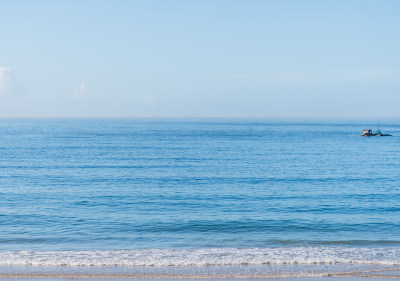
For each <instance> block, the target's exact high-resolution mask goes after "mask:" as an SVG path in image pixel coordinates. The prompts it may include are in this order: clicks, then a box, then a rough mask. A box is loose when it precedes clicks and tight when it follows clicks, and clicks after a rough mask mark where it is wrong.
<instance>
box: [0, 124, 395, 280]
mask: <svg viewBox="0 0 400 281" xmlns="http://www.w3.org/2000/svg"><path fill="white" fill-rule="evenodd" d="M379 122H380V126H381V129H382V130H383V131H386V132H388V133H391V134H393V136H392V137H360V133H361V132H362V129H366V128H371V129H376V126H377V121H376V120H371V121H368V120H246V119H242V120H233V119H232V120H228V119H220V120H213V119H201V120H194V119H193V120H146V119H125V120H124V119H121V120H118V119H104V120H101V119H94V120H17V119H1V120H0V274H3V275H4V274H11V273H12V274H14V273H18V274H26V275H30V274H55V273H57V274H59V273H60V272H63V273H65V272H68V273H71V272H72V273H76V274H82V275H85V274H92V273H93V272H96V273H99V274H111V275H113V274H116V275H125V274H126V275H140V276H155V275H163V276H175V275H177V276H178V275H179V276H180V275H185V276H233V275H235V276H254V275H257V276H275V275H276V276H281V275H282V276H285V275H290V274H292V275H302V274H303V275H310V274H311V275H312V274H325V273H327V272H347V271H352V270H359V269H360V268H362V269H363V270H372V269H376V268H383V267H385V268H386V267H391V268H392V267H396V266H400V176H399V174H400V173H399V172H400V169H399V167H400V120H380V121H379Z"/></svg>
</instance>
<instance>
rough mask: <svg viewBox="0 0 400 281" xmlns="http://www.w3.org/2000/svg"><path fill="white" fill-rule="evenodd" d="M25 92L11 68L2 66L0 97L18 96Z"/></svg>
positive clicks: (0, 69) (0, 67)
mask: <svg viewBox="0 0 400 281" xmlns="http://www.w3.org/2000/svg"><path fill="white" fill-rule="evenodd" d="M22 92H23V87H22V86H21V84H19V83H18V82H17V80H16V79H15V77H14V74H13V71H12V69H11V68H10V67H6V66H0V95H3V96H4V95H16V94H21V93H22Z"/></svg>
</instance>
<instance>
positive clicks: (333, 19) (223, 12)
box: [0, 0, 400, 118]
mask: <svg viewBox="0 0 400 281" xmlns="http://www.w3.org/2000/svg"><path fill="white" fill-rule="evenodd" d="M0 20H1V24H0V38H1V44H0V117H324V118H325V117H339V118H349V117H351V118H358V117H367V118H379V117H389V118H398V117H400V109H399V108H400V1H397V0H393V1H389V0H387V1H385V0H373V1H368V0H359V1H352V0H343V1H340V0H331V1H329V0H326V1H320V0H318V1H298V0H292V1H289V0H287V1H285V0H275V1H268V0H260V1H256V0H242V1H234V0H229V1H224V0H212V1H207V0H201V1H200V0H182V1H173V0H160V1H152V0H143V1H133V0H128V1H111V0H109V1H99V0H94V1H88V0H80V1H71V0H68V1H67V0H65V1H39V0H35V1H28V0H27V1H14V0H9V1H5V0H0Z"/></svg>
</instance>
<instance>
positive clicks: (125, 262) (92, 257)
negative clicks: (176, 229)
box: [0, 247, 400, 267]
mask: <svg viewBox="0 0 400 281" xmlns="http://www.w3.org/2000/svg"><path fill="white" fill-rule="evenodd" d="M323 264H331V265H332V264H361V265H362V264H365V265H368V264H369V265H384V266H396V265H400V248H343V247H295V248H250V249H237V248H207V249H185V250H172V249H144V250H111V251H3V252H0V266H3V267H4V266H41V267H43V266H53V267H54V266H55V267H60V266H68V267H116V266H118V267H166V266H168V267H187V266H195V267H204V266H243V265H245V266H259V265H323Z"/></svg>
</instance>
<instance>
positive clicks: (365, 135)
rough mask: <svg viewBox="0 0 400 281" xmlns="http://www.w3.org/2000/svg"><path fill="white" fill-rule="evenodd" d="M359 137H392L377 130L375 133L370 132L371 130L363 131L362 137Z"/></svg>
mask: <svg viewBox="0 0 400 281" xmlns="http://www.w3.org/2000/svg"><path fill="white" fill-rule="evenodd" d="M360 136H362V137H375V136H378V137H391V136H392V135H390V134H385V133H383V132H382V131H381V129H379V128H378V130H376V132H375V133H374V132H372V130H371V129H366V130H363V133H362V135H360Z"/></svg>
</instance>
